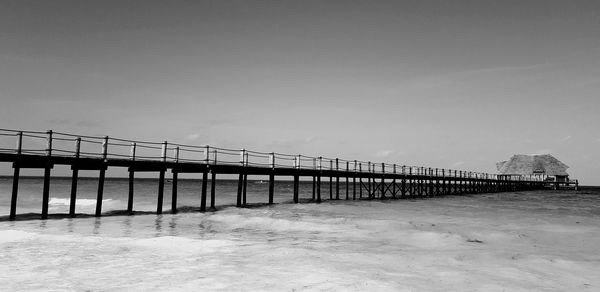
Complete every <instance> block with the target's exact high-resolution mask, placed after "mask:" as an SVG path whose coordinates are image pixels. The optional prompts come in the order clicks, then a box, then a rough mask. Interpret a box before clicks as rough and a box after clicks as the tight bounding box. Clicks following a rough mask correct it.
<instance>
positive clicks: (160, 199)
mask: <svg viewBox="0 0 600 292" xmlns="http://www.w3.org/2000/svg"><path fill="white" fill-rule="evenodd" d="M164 192H165V171H164V170H161V171H160V172H159V174H158V198H157V202H156V214H162V207H163V198H164Z"/></svg>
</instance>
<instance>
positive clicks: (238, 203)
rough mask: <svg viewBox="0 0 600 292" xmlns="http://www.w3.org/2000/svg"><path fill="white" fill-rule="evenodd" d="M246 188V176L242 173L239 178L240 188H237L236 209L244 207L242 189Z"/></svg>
mask: <svg viewBox="0 0 600 292" xmlns="http://www.w3.org/2000/svg"><path fill="white" fill-rule="evenodd" d="M243 187H244V175H243V174H242V173H240V175H239V177H238V188H237V200H236V203H235V205H236V207H238V208H239V207H241V206H242V188H243Z"/></svg>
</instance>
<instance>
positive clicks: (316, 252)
mask: <svg viewBox="0 0 600 292" xmlns="http://www.w3.org/2000/svg"><path fill="white" fill-rule="evenodd" d="M598 275H600V196H599V195H598V194H596V193H594V192H573V191H562V192H561V191H548V192H540V191H538V192H521V193H498V194H483V195H474V196H452V197H443V198H431V199H418V200H410V199H408V200H386V201H328V202H325V203H322V204H314V203H306V204H297V205H294V204H278V205H274V206H266V207H257V208H244V209H238V208H231V207H230V208H225V209H223V210H220V211H218V212H211V213H203V214H202V213H180V214H177V215H162V216H156V215H142V216H133V217H128V216H111V217H103V218H98V219H96V218H78V219H58V220H46V221H40V220H30V221H16V222H0V290H1V291H86V290H90V291H124V290H127V291H148V290H154V291H165V290H174V291H212V290H220V291H265V290H269V291H302V290H307V291H322V290H325V291H582V290H583V291H600V277H598Z"/></svg>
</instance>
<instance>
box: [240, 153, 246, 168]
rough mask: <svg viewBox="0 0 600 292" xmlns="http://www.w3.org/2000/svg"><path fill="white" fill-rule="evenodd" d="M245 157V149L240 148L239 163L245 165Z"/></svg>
mask: <svg viewBox="0 0 600 292" xmlns="http://www.w3.org/2000/svg"><path fill="white" fill-rule="evenodd" d="M245 158H246V149H242V150H240V165H241V166H245V164H244V161H245Z"/></svg>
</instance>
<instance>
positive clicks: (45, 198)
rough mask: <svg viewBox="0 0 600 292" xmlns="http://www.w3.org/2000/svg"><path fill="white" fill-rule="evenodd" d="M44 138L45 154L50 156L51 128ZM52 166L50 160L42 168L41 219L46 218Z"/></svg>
mask: <svg viewBox="0 0 600 292" xmlns="http://www.w3.org/2000/svg"><path fill="white" fill-rule="evenodd" d="M46 133H47V139H46V156H47V157H51V156H52V130H49V131H47V132H46ZM51 168H52V166H51V164H50V162H49V161H48V162H47V163H46V167H45V168H44V188H43V191H42V219H47V218H48V201H49V199H50V169H51Z"/></svg>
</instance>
